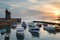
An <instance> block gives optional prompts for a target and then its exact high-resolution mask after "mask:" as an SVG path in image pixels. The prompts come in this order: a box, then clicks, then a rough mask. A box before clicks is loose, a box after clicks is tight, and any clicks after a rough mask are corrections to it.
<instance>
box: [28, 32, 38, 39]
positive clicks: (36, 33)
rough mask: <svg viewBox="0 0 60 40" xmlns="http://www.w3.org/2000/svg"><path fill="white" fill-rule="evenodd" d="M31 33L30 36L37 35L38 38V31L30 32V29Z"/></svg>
mask: <svg viewBox="0 0 60 40" xmlns="http://www.w3.org/2000/svg"><path fill="white" fill-rule="evenodd" d="M29 32H30V33H31V35H32V37H38V38H39V32H32V31H29Z"/></svg>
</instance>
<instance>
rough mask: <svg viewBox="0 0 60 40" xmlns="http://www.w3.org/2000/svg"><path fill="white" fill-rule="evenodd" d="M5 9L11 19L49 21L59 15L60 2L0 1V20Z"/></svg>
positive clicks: (31, 0) (47, 0) (38, 0)
mask: <svg viewBox="0 0 60 40" xmlns="http://www.w3.org/2000/svg"><path fill="white" fill-rule="evenodd" d="M6 8H7V9H8V10H9V11H10V12H11V17H13V18H14V17H22V18H39V19H43V18H49V19H51V18H56V17H58V16H59V14H60V0H0V18H2V17H5V10H6Z"/></svg>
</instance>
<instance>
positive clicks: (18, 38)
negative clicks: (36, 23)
mask: <svg viewBox="0 0 60 40" xmlns="http://www.w3.org/2000/svg"><path fill="white" fill-rule="evenodd" d="M16 37H17V40H24V35H19V34H16Z"/></svg>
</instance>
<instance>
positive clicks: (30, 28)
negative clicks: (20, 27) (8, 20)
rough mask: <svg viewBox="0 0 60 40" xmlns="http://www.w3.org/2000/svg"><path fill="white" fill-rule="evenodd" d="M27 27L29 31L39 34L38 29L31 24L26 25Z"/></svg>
mask: <svg viewBox="0 0 60 40" xmlns="http://www.w3.org/2000/svg"><path fill="white" fill-rule="evenodd" d="M28 26H29V28H28V30H29V31H32V32H39V27H38V26H35V25H34V24H33V23H30V24H28Z"/></svg>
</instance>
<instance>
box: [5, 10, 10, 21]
mask: <svg viewBox="0 0 60 40" xmlns="http://www.w3.org/2000/svg"><path fill="white" fill-rule="evenodd" d="M5 13H6V14H5V19H6V20H9V19H11V13H10V12H9V11H8V10H7V9H6V10H5Z"/></svg>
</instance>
